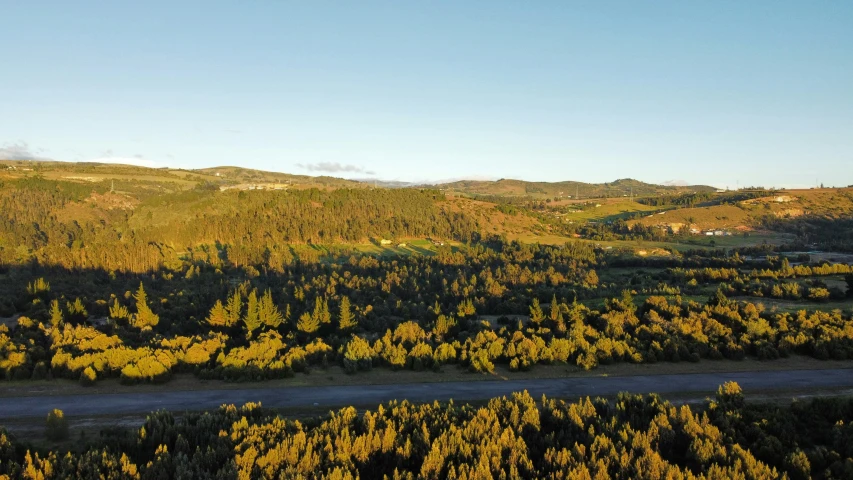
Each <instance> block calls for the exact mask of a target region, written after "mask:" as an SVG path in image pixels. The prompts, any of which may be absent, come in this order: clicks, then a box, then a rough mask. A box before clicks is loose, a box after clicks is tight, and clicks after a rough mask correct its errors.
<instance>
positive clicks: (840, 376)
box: [0, 369, 853, 420]
mask: <svg viewBox="0 0 853 480" xmlns="http://www.w3.org/2000/svg"><path fill="white" fill-rule="evenodd" d="M727 381H735V382H738V383H739V384H740V386H741V388H743V390H744V391H745V392H746V393H749V392H750V391H773V390H792V389H796V390H809V389H822V388H835V389H837V388H848V387H849V388H853V369H830V370H791V371H767V372H737V373H699V374H679V375H635V376H624V377H580V378H577V377H573V378H550V379H532V380H506V381H491V380H490V381H473V382H442V383H414V384H396V385H360V386H350V385H347V386H327V387H282V388H256V389H245V390H193V391H170V392H161V393H116V394H93V395H67V396H44V397H6V398H0V420H2V419H8V418H18V417H43V416H46V415H47V413H48V412H49V411H51V410H52V409H54V408H58V409H60V410H62V411H64V412H65V414H66V415H72V416H76V415H105V414H131V413H147V412H151V411H154V410H160V409H166V410H171V411H187V410H210V409H215V408H218V407H219V406H220V405H223V404H235V405H242V404H244V403H246V402H261V403H262V404H263V405H264V406H265V407H273V408H282V409H287V408H288V407H310V406H320V407H330V408H331V407H340V406H345V405H358V406H372V405H378V404H379V403H383V402H388V401H390V400H394V399H397V400H403V399H406V400H409V401H411V402H431V401H433V400H440V401H441V400H449V399H453V400H456V401H460V400H482V399H488V398H492V397H496V396H501V395H507V394H509V393H511V392H517V391H521V390H527V391H528V392H530V394H531V395H533V397H534V398H537V397H540V396H542V394H545V395H546V396H548V397H557V398H576V397H582V396H598V395H603V396H606V395H615V394H617V393H619V392H623V391H626V392H631V393H650V392H656V393H661V394H666V393H678V392H691V393H697V394H699V395H704V394H708V395H713V393H714V392H716V390H717V387H718V386H719V385H721V384H723V383H724V382H727Z"/></svg>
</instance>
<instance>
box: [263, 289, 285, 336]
mask: <svg viewBox="0 0 853 480" xmlns="http://www.w3.org/2000/svg"><path fill="white" fill-rule="evenodd" d="M258 320H259V321H260V322H261V323H263V324H264V325H266V326H267V327H269V328H273V329H275V328H278V327H279V325H281V324H282V322H284V321H285V318H284V316H283V315H282V314H281V311H279V309H278V307H277V306H276V305H275V302H273V300H272V294H271V293H270V291H269V290H267V291H266V292H264V296H263V297H261V299H260V301H258Z"/></svg>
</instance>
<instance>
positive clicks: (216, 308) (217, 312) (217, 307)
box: [206, 300, 228, 327]
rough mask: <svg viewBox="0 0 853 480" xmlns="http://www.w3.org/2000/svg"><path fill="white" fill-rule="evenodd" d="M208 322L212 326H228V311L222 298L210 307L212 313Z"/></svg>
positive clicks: (208, 317)
mask: <svg viewBox="0 0 853 480" xmlns="http://www.w3.org/2000/svg"><path fill="white" fill-rule="evenodd" d="M206 321H207V323H208V325H210V326H212V327H226V326H228V311H227V310H225V306H224V305H222V300H217V301H216V303H215V304H213V308H211V309H210V315H208V316H207V320H206Z"/></svg>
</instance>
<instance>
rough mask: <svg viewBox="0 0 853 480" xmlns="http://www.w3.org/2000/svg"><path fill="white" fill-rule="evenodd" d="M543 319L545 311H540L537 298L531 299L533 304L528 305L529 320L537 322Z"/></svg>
mask: <svg viewBox="0 0 853 480" xmlns="http://www.w3.org/2000/svg"><path fill="white" fill-rule="evenodd" d="M544 319H545V313H544V312H542V307H541V306H539V299H538V298H534V299H533V305H531V306H530V321H531V322H533V323H535V324H537V325H538V324H539V323H542V320H544Z"/></svg>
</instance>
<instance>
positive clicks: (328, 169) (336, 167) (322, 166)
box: [296, 162, 376, 175]
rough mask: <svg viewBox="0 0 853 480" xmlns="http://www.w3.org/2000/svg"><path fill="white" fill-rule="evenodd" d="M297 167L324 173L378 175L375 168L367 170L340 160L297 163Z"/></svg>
mask: <svg viewBox="0 0 853 480" xmlns="http://www.w3.org/2000/svg"><path fill="white" fill-rule="evenodd" d="M296 166H297V167H299V168H301V169H304V170H308V171H309V172H324V173H362V174H365V175H376V172H374V171H373V170H367V169H365V168H364V167H359V166H357V165H344V164H340V163H338V162H317V163H297V164H296Z"/></svg>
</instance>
